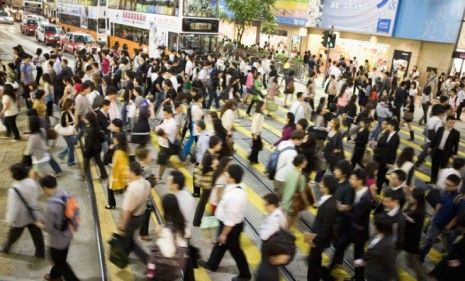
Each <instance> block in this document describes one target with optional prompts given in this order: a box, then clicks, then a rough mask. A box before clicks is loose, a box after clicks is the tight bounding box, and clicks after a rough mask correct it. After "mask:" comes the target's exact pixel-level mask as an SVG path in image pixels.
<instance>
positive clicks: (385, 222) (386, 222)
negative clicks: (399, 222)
mask: <svg viewBox="0 0 465 281" xmlns="http://www.w3.org/2000/svg"><path fill="white" fill-rule="evenodd" d="M374 220H375V227H376V230H377V231H378V232H380V233H382V234H384V235H388V234H390V233H392V223H391V219H390V218H389V217H388V215H386V214H377V215H376V216H375V219H374Z"/></svg>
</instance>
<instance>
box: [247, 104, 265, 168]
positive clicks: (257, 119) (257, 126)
mask: <svg viewBox="0 0 465 281" xmlns="http://www.w3.org/2000/svg"><path fill="white" fill-rule="evenodd" d="M264 110H265V103H264V102H263V101H258V102H257V106H256V109H255V113H254V115H253V117H252V124H251V126H250V131H251V133H252V150H251V151H250V155H249V161H250V163H251V164H258V153H259V152H260V151H261V150H262V149H263V142H262V137H261V132H262V131H263V124H265V114H264Z"/></svg>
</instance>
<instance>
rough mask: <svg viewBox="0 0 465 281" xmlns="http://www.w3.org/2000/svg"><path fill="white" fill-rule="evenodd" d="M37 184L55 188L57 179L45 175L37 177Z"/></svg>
mask: <svg viewBox="0 0 465 281" xmlns="http://www.w3.org/2000/svg"><path fill="white" fill-rule="evenodd" d="M39 184H40V186H41V187H46V188H56V187H57V179H56V178H55V177H54V176H52V175H46V176H43V177H41V178H40V179H39Z"/></svg>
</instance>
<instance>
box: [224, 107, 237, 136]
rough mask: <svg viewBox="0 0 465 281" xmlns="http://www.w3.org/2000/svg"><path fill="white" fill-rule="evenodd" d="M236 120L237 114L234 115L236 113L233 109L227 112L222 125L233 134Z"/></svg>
mask: <svg viewBox="0 0 465 281" xmlns="http://www.w3.org/2000/svg"><path fill="white" fill-rule="evenodd" d="M235 119H236V114H234V111H233V110H232V109H228V110H226V111H225V112H224V114H223V116H222V117H221V123H222V124H223V127H224V128H225V129H226V130H227V131H228V132H231V130H232V128H233V125H234V120H235Z"/></svg>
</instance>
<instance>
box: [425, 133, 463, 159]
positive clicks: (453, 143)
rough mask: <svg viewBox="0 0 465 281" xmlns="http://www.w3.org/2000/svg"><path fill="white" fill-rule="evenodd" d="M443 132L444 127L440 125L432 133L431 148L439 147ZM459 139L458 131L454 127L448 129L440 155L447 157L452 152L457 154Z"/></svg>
mask: <svg viewBox="0 0 465 281" xmlns="http://www.w3.org/2000/svg"><path fill="white" fill-rule="evenodd" d="M443 134H444V127H441V128H439V129H438V130H437V132H436V134H435V135H434V137H433V139H432V141H431V147H432V148H433V149H439V145H440V144H441V139H442V135H443ZM459 141H460V132H459V131H457V130H456V129H452V130H451V131H450V134H449V136H448V137H447V140H446V144H445V145H444V149H443V152H442V156H443V157H446V158H449V157H451V156H452V155H453V154H457V152H458V149H459Z"/></svg>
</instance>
